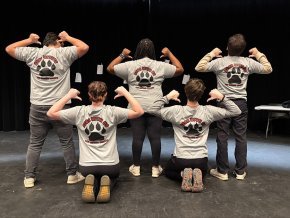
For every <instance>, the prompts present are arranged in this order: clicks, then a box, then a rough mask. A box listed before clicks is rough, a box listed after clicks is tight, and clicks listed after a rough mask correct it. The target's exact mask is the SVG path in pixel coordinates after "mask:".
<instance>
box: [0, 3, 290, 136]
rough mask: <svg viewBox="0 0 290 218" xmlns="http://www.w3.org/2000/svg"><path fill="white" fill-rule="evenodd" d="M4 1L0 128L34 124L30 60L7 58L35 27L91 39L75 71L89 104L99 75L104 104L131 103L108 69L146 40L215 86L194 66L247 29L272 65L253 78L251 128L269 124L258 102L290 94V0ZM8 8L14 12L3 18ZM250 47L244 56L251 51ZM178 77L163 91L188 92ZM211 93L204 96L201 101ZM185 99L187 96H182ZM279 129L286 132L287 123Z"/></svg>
mask: <svg viewBox="0 0 290 218" xmlns="http://www.w3.org/2000/svg"><path fill="white" fill-rule="evenodd" d="M5 4H7V6H5V7H4V6H3V7H2V13H1V15H0V16H1V20H2V31H1V35H0V37H1V38H0V39H1V40H0V41H1V42H0V43H1V60H0V70H1V72H0V73H1V76H0V78H1V80H0V85H1V94H0V101H1V108H0V130H2V131H11V130H25V129H28V128H29V125H28V112H29V105H30V103H29V92H30V74H29V69H28V67H27V66H26V65H25V63H23V62H20V61H17V60H15V59H13V58H11V57H9V56H8V55H7V54H6V53H5V46H7V45H8V44H10V43H12V42H15V41H18V40H21V39H24V38H27V37H28V36H29V34H30V33H32V32H33V33H37V34H38V35H40V37H41V39H43V37H44V36H45V34H46V32H48V31H54V32H60V31H62V30H65V31H67V32H68V33H69V34H70V35H72V36H74V37H77V38H80V39H82V40H83V41H85V42H86V43H87V44H89V46H90V50H89V52H88V53H87V54H86V55H85V56H83V57H82V58H81V59H79V60H77V61H76V62H75V63H73V65H72V68H71V77H72V78H71V81H72V87H75V88H78V89H79V90H80V91H81V92H82V98H83V102H82V103H84V104H88V103H89V101H88V99H87V94H86V93H87V85H88V84H89V82H91V81H92V80H102V81H105V82H106V83H107V84H108V87H109V96H108V99H107V102H106V103H107V104H117V105H119V106H126V102H125V100H124V99H117V100H116V102H114V100H113V96H114V89H115V88H116V87H118V86H119V85H123V81H122V80H121V79H119V78H118V77H116V76H114V75H110V74H108V73H107V72H106V71H105V69H106V67H107V65H108V64H109V62H110V61H111V60H112V59H113V58H115V57H116V56H117V55H118V54H119V53H120V52H121V51H122V49H123V48H124V47H126V48H129V49H130V50H131V51H132V53H133V52H134V51H135V47H136V45H137V43H138V41H139V40H140V39H142V38H144V37H149V38H151V39H152V40H153V41H154V43H155V47H156V53H157V56H160V55H161V49H162V48H163V47H165V46H167V47H168V48H169V49H171V50H172V52H173V53H174V54H175V55H176V56H177V57H178V58H179V59H180V61H181V62H182V64H183V65H184V68H185V74H188V75H190V76H191V77H199V78H202V79H204V81H205V83H206V86H207V91H210V89H212V88H214V87H215V86H216V79H215V76H214V75H213V73H207V74H200V73H196V72H195V71H194V67H195V65H196V64H197V62H198V61H199V59H200V58H201V57H202V56H203V55H204V54H205V53H207V52H209V51H211V50H212V49H213V48H215V47H219V48H220V49H222V51H223V52H224V54H226V42H227V39H228V37H229V36H230V35H232V34H234V33H243V34H244V35H245V36H246V39H247V42H248V44H247V51H248V50H249V49H250V48H252V47H257V48H258V49H259V50H261V51H262V52H264V53H265V54H266V55H267V57H268V59H269V60H270V61H271V63H272V65H273V69H274V71H273V73H272V74H270V75H251V76H250V78H249V81H248V104H249V128H250V129H264V128H265V122H266V113H263V112H257V111H255V110H254V107H255V106H256V105H260V104H268V103H279V102H282V101H285V100H289V99H290V91H289V90H288V81H290V74H289V73H288V63H289V58H290V57H289V56H290V55H289V52H288V51H289V48H290V43H289V39H290V19H289V18H290V16H289V15H288V14H289V11H290V7H289V6H290V4H289V3H288V1H287V0H255V1H253V0H235V1H232V0H219V1H217V0H195V1H188V0H178V1H176V0H47V1H44V2H43V1H37V0H27V1H20V2H19V1H13V0H12V1H9V2H6V3H5ZM4 11H6V13H8V14H10V15H9V16H7V15H6V16H4ZM281 27H282V28H281ZM247 51H246V52H245V54H244V55H248V53H247ZM98 64H103V66H104V74H102V75H97V74H96V71H97V65H98ZM76 72H80V73H81V74H82V83H75V82H74V79H75V74H76ZM181 81H182V76H180V77H178V78H172V79H167V80H165V82H164V85H163V89H164V93H167V92H168V91H169V90H171V89H172V88H174V89H177V90H179V91H180V92H181V93H183V85H182V83H181ZM124 86H125V87H126V85H124ZM206 98H207V96H206V95H205V96H204V98H203V99H202V100H201V101H202V102H201V103H205V99H206ZM182 101H183V103H184V101H185V99H184V95H183V96H182ZM73 104H74V105H76V104H80V103H79V102H73ZM281 128H283V129H286V130H287V129H288V130H289V123H288V124H287V123H284V125H282V126H281Z"/></svg>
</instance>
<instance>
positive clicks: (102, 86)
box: [88, 81, 107, 102]
mask: <svg viewBox="0 0 290 218" xmlns="http://www.w3.org/2000/svg"><path fill="white" fill-rule="evenodd" d="M88 90H89V91H88V93H89V99H90V101H93V102H99V101H103V100H104V97H105V96H106V94H107V85H106V83H104V82H101V81H93V82H91V83H90V84H89V85H88Z"/></svg>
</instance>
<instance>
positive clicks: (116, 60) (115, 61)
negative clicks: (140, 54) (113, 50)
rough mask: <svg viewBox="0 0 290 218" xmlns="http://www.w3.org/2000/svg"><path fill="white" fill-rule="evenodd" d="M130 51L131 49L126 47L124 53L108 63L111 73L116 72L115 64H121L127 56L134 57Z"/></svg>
mask: <svg viewBox="0 0 290 218" xmlns="http://www.w3.org/2000/svg"><path fill="white" fill-rule="evenodd" d="M130 53H131V51H130V50H129V49H127V48H124V49H123V51H122V53H121V54H120V55H118V56H117V57H116V58H115V59H114V60H112V62H111V63H110V64H109V65H108V67H107V71H108V72H109V73H111V74H115V71H114V66H115V65H117V64H120V63H121V62H122V61H123V60H124V59H125V58H130V59H132V57H131V56H130Z"/></svg>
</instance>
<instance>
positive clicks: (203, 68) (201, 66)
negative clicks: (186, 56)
mask: <svg viewBox="0 0 290 218" xmlns="http://www.w3.org/2000/svg"><path fill="white" fill-rule="evenodd" d="M212 59H213V56H212V55H211V53H207V54H206V55H205V56H204V57H203V58H202V59H201V60H200V61H199V62H198V64H197V65H196V67H195V70H196V71H197V72H206V70H207V64H208V63H209V62H210V61H211V60H212Z"/></svg>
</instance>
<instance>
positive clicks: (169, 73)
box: [163, 63, 176, 78]
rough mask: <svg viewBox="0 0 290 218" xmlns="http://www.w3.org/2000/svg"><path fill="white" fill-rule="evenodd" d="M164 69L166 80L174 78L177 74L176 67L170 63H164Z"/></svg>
mask: <svg viewBox="0 0 290 218" xmlns="http://www.w3.org/2000/svg"><path fill="white" fill-rule="evenodd" d="M163 65H164V66H163V67H164V78H172V77H173V76H174V74H175V72H176V66H174V65H172V64H169V63H163Z"/></svg>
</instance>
